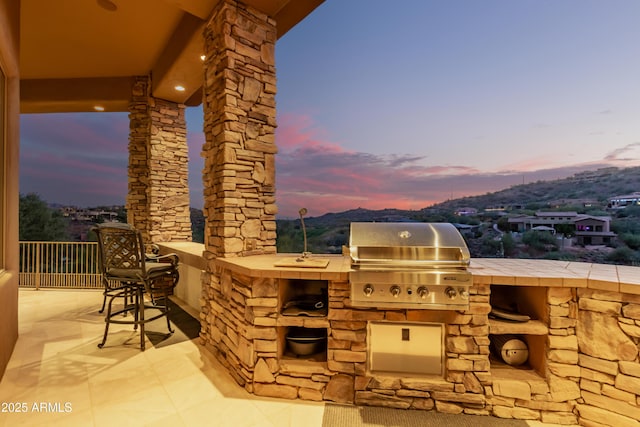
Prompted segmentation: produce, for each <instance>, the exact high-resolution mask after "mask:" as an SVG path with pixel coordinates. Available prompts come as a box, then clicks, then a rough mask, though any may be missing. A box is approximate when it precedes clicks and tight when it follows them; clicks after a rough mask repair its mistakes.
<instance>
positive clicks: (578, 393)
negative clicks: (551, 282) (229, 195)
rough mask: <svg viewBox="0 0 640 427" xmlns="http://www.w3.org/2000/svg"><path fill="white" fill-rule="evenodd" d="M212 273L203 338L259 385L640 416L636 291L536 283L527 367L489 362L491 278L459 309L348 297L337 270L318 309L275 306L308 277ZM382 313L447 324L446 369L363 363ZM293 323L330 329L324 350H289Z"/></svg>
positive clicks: (264, 392)
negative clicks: (323, 312) (364, 302)
mask: <svg viewBox="0 0 640 427" xmlns="http://www.w3.org/2000/svg"><path fill="white" fill-rule="evenodd" d="M218 277H220V281H219V283H218V285H216V286H215V287H214V288H213V289H212V290H213V292H215V295H214V298H212V302H211V303H210V304H209V307H210V310H209V313H208V315H207V317H206V318H203V320H204V321H206V322H207V323H210V324H211V325H212V330H211V332H210V334H209V335H208V336H207V337H204V342H205V344H206V345H207V347H209V348H210V349H211V350H212V351H213V352H214V354H216V356H217V357H218V359H219V360H220V361H221V362H222V363H223V364H224V365H225V366H226V367H227V368H228V369H229V371H230V372H231V374H232V375H233V376H234V378H236V381H238V383H239V384H242V385H243V386H244V387H245V388H246V389H247V390H248V391H250V392H252V393H254V394H257V395H261V396H270V397H280V398H287V399H305V400H314V401H333V402H337V403H343V404H357V405H372V406H385V407H393V408H403V409H419V410H437V411H439V412H447V413H466V414H475V415H491V416H496V417H500V418H516V419H522V420H539V421H542V422H545V423H553V424H561V425H575V424H580V425H584V426H590V427H597V426H616V427H617V426H635V427H638V426H640V358H639V348H640V296H638V295H630V294H623V293H617V292H606V291H596V290H589V289H576V288H562V287H550V288H538V290H537V291H536V292H535V294H536V295H541V297H540V300H539V301H536V303H535V304H537V305H539V307H537V309H536V310H537V312H538V313H540V315H539V316H538V320H540V321H541V322H542V323H543V324H544V325H545V326H544V327H542V329H543V332H541V331H540V327H539V326H536V327H535V329H532V330H531V335H526V334H525V335H523V336H524V337H525V338H526V339H527V341H528V342H529V344H530V345H529V349H530V358H534V359H539V360H540V362H536V363H537V367H536V370H535V371H534V370H530V369H524V370H523V369H520V368H518V367H510V366H508V365H505V364H497V365H495V366H494V362H492V360H493V359H492V356H490V336H491V335H490V334H491V330H490V326H489V319H488V313H489V311H490V302H489V301H490V293H491V289H492V288H493V287H492V286H490V285H480V284H475V285H474V286H473V287H472V288H471V292H470V293H471V296H470V307H469V309H468V310H465V311H454V310H448V311H438V310H404V309H402V310H383V309H375V308H370V309H366V308H364V309H363V308H356V307H352V306H351V303H350V299H349V294H350V288H349V283H348V281H341V280H333V281H329V282H328V298H329V300H328V303H329V312H328V315H327V316H326V317H320V318H313V317H305V316H301V317H289V316H282V315H281V314H280V312H281V308H282V304H283V302H284V301H283V298H284V295H287V292H286V291H283V287H291V286H294V287H300V286H304V280H300V279H299V280H296V281H293V282H290V280H289V279H273V278H256V277H249V276H246V275H243V274H239V273H236V272H232V271H230V270H226V269H221V270H219V271H218ZM502 287H504V286H502ZM530 295H533V294H530ZM532 299H538V298H532ZM384 320H387V321H396V322H411V323H414V322H429V323H442V324H444V325H445V327H446V330H445V342H444V350H445V362H444V363H445V374H444V376H443V377H442V378H440V377H437V376H410V375H401V374H396V375H388V374H387V375H382V374H377V373H371V372H369V371H367V348H368V343H367V324H368V322H371V321H384ZM292 326H302V327H306V328H322V329H325V330H326V331H327V351H326V353H322V354H320V355H315V356H313V357H310V358H307V359H306V360H298V359H296V358H292V357H289V356H287V355H285V346H286V340H285V335H286V331H287V329H288V328H290V327H292ZM524 327H525V328H526V326H524ZM545 328H546V329H547V331H548V333H546V332H545ZM532 364H533V362H532Z"/></svg>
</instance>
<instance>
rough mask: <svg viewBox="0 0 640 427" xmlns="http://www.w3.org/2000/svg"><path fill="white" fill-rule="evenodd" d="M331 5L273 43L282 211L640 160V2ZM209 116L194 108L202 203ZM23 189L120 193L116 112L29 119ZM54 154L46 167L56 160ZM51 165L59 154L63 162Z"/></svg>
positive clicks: (447, 191)
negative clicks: (203, 153) (206, 118)
mask: <svg viewBox="0 0 640 427" xmlns="http://www.w3.org/2000/svg"><path fill="white" fill-rule="evenodd" d="M393 6H394V7H393V8H392V7H390V2H388V1H379V0H340V1H338V0H327V1H326V2H325V3H324V4H322V5H321V6H320V7H319V8H318V9H317V10H316V11H314V12H313V13H312V14H311V15H310V16H309V17H308V18H307V19H305V20H304V21H303V22H302V23H300V24H299V25H298V26H297V27H295V28H293V29H292V30H291V31H290V32H289V33H288V34H286V35H285V36H284V37H283V38H282V39H280V40H279V42H278V44H277V46H276V67H277V77H278V94H277V98H276V99H277V108H278V130H277V134H276V143H277V145H278V149H279V154H278V156H277V163H276V166H277V172H276V173H277V175H276V179H277V194H276V197H277V203H278V205H279V212H280V216H295V215H296V213H297V211H298V209H299V208H300V207H302V206H305V207H307V208H308V209H309V215H310V216H316V215H321V214H323V213H326V212H330V211H342V210H346V209H351V208H357V207H363V208H371V209H382V208H387V207H388V208H405V209H420V208H423V207H426V206H429V205H431V204H433V203H437V202H439V201H443V200H446V199H448V198H450V197H462V196H467V195H473V194H483V193H486V192H490V191H496V190H500V189H503V188H507V187H509V186H511V185H516V184H522V183H523V182H532V181H537V180H540V179H555V178H561V177H565V176H568V175H571V174H572V173H575V172H577V171H580V170H585V169H596V168H598V167H604V166H618V167H629V166H636V165H639V164H640V120H639V119H638V118H639V117H640V77H639V76H640V26H639V25H637V17H638V16H640V2H639V1H636V0H606V1H605V0H599V1H594V0H482V1H478V0H448V1H442V0H437V1H436V0H402V1H399V2H394V3H393ZM201 116H202V112H201V110H200V109H199V108H190V109H188V112H187V123H188V130H189V133H188V143H189V149H190V153H191V156H190V157H191V160H190V161H191V163H190V171H191V173H190V187H191V191H192V194H191V198H192V205H193V206H195V207H201V206H202V200H201V199H202V196H201V195H202V179H201V170H202V159H201V158H200V146H201V144H202V142H203V141H204V136H203V135H202V117H201ZM22 124H23V126H22V130H21V132H22V135H21V151H22V154H21V187H20V188H21V192H23V193H26V192H37V193H39V194H40V195H41V196H42V197H43V198H45V199H46V200H47V201H49V202H60V203H73V204H79V205H92V204H111V203H123V202H124V198H125V195H126V175H127V172H126V165H127V138H128V136H127V132H128V119H127V115H126V114H124V113H91V114H67V115H29V116H23V118H22ZM54 160H55V161H54ZM58 161H60V163H58Z"/></svg>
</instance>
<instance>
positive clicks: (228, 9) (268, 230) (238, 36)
mask: <svg viewBox="0 0 640 427" xmlns="http://www.w3.org/2000/svg"><path fill="white" fill-rule="evenodd" d="M275 42H276V27H275V21H273V19H271V18H269V17H268V16H266V15H263V14H261V13H259V12H258V11H256V10H254V9H252V8H248V7H246V6H244V5H243V4H242V3H240V2H237V1H233V0H223V1H221V2H219V4H218V6H216V10H215V11H214V12H213V15H212V18H211V20H210V22H209V23H208V24H207V27H206V29H205V33H204V43H205V55H206V60H205V82H204V100H203V108H204V133H205V138H206V143H205V144H204V146H203V149H202V156H203V157H204V171H203V183H204V215H205V217H206V218H207V223H206V226H205V245H206V250H207V254H208V255H207V256H208V258H209V259H212V258H214V257H216V256H245V255H251V254H263V253H275V245H276V223H275V214H276V212H277V208H276V205H275V157H274V156H275V153H276V151H277V150H276V145H275V128H276V104H275V94H276V75H275V57H274V50H275ZM210 270H211V271H212V270H213V267H212V268H211V269H210ZM206 282H207V280H206V279H205V286H207V285H206Z"/></svg>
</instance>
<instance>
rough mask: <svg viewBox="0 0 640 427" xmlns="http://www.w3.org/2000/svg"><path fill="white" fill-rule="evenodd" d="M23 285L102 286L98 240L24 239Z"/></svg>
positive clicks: (98, 287)
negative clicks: (42, 240)
mask: <svg viewBox="0 0 640 427" xmlns="http://www.w3.org/2000/svg"><path fill="white" fill-rule="evenodd" d="M18 283H19V286H21V287H25V288H36V289H40V288H74V289H100V288H102V283H101V282H100V273H99V269H98V244H97V243H96V242H20V273H19V278H18Z"/></svg>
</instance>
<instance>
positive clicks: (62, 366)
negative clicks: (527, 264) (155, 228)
mask: <svg viewBox="0 0 640 427" xmlns="http://www.w3.org/2000/svg"><path fill="white" fill-rule="evenodd" d="M101 302H102V295H101V293H100V292H97V291H72V290H40V291H34V290H21V291H20V337H19V339H18V342H17V345H16V348H15V350H14V353H13V356H12V358H11V360H10V362H9V365H8V367H7V370H6V373H5V375H4V377H3V378H2V380H1V381H0V403H1V404H2V408H0V427H9V426H10V427H14V426H45V425H46V426H65V427H72V426H82V427H88V426H96V427H99V426H109V427H113V426H117V427H125V426H136V427H137V426H146V425H150V426H151V425H152V426H154V427H162V426H172V427H179V426H234V427H245V426H246V427H289V426H291V427H294V426H295V427H297V426H305V427H307V426H308V427H314V426H318V427H319V426H321V425H322V414H323V409H324V406H323V404H322V403H314V402H306V401H289V400H279V399H269V398H263V397H256V396H253V395H251V394H249V393H247V392H246V391H245V390H244V389H242V388H241V387H239V386H238V385H237V384H236V383H235V382H234V381H233V379H232V378H231V377H230V376H229V375H228V373H227V372H226V371H225V369H224V368H222V367H221V366H220V365H219V364H218V363H217V361H216V360H215V359H214V358H213V357H212V356H211V355H210V353H209V352H208V351H207V350H205V349H203V348H202V347H201V346H199V345H197V344H196V343H195V342H192V341H185V342H182V343H179V344H174V345H170V346H166V347H160V348H155V347H153V345H152V344H151V343H150V342H149V340H148V339H147V350H146V351H144V352H141V351H140V350H139V348H138V346H139V335H137V334H136V333H134V332H133V331H131V327H130V326H128V325H114V326H113V327H112V330H111V331H110V333H109V338H108V340H107V344H106V346H105V348H103V349H98V348H97V344H98V342H100V340H101V338H102V332H103V328H104V320H103V316H102V315H101V314H99V313H98V312H97V310H98V308H99V306H100V304H101ZM195 341H197V340H195ZM19 409H22V410H23V411H24V412H21V413H17V412H16V411H17V410H19ZM530 425H532V426H543V425H545V426H548V424H541V423H537V422H536V423H530Z"/></svg>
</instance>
